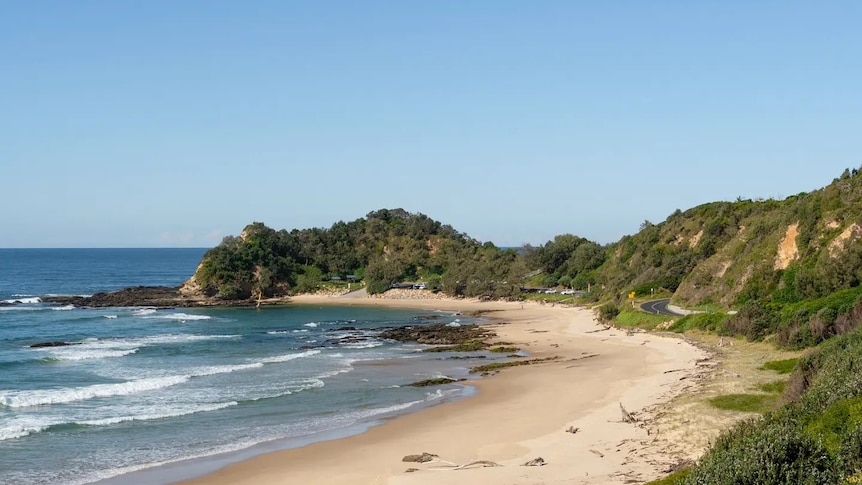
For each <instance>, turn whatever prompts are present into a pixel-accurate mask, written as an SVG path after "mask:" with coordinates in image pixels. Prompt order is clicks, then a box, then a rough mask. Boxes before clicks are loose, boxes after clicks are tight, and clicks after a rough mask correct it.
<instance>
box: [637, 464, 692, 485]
mask: <svg viewBox="0 0 862 485" xmlns="http://www.w3.org/2000/svg"><path fill="white" fill-rule="evenodd" d="M689 475H691V468H683V469H682V470H677V471H675V472H673V473H671V474H670V475H668V476H666V477H664V478H660V479H658V480H653V481H651V482H648V483H646V485H682V484H683V483H684V482H685V479H686V478H688V476H689Z"/></svg>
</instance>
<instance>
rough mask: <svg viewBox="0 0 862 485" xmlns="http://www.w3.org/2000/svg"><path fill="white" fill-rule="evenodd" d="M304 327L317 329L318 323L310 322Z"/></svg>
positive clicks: (304, 324)
mask: <svg viewBox="0 0 862 485" xmlns="http://www.w3.org/2000/svg"><path fill="white" fill-rule="evenodd" d="M302 325H303V326H304V327H311V328H317V322H308V323H303V324H302Z"/></svg>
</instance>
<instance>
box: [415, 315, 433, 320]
mask: <svg viewBox="0 0 862 485" xmlns="http://www.w3.org/2000/svg"><path fill="white" fill-rule="evenodd" d="M438 318H439V317H438V316H437V315H418V316H415V317H413V319H414V320H437V319H438Z"/></svg>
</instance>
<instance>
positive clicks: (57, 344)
mask: <svg viewBox="0 0 862 485" xmlns="http://www.w3.org/2000/svg"><path fill="white" fill-rule="evenodd" d="M68 345H81V343H80V342H39V343H37V344H33V345H31V346H30V348H31V349H39V348H42V347H66V346H68Z"/></svg>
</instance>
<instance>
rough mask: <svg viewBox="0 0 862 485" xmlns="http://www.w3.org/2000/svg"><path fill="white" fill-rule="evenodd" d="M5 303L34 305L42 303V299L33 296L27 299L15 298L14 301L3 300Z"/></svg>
mask: <svg viewBox="0 0 862 485" xmlns="http://www.w3.org/2000/svg"><path fill="white" fill-rule="evenodd" d="M13 296H14V295H13ZM3 302H4V303H12V304H15V303H23V304H34V303H42V299H41V298H39V297H38V296H32V297H27V298H14V299H12V300H3Z"/></svg>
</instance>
